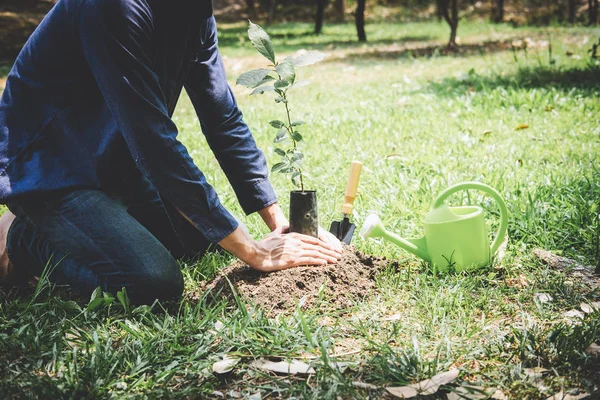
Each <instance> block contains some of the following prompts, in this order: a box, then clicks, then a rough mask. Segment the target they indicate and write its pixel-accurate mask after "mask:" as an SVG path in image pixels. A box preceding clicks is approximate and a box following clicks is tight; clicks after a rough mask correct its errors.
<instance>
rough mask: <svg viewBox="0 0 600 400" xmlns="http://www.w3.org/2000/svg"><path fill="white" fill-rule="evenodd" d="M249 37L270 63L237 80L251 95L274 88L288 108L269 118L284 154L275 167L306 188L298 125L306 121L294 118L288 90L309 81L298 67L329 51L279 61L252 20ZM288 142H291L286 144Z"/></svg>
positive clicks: (276, 98)
mask: <svg viewBox="0 0 600 400" xmlns="http://www.w3.org/2000/svg"><path fill="white" fill-rule="evenodd" d="M248 37H249V39H250V42H251V43H252V45H253V46H254V48H255V49H256V50H257V51H258V52H259V53H260V54H261V55H262V56H263V57H265V58H266V59H267V60H268V61H269V62H270V64H269V65H268V66H267V68H259V69H253V70H251V71H248V72H244V73H243V74H241V75H240V76H239V78H238V79H237V81H236V84H238V85H242V86H245V87H247V88H250V89H253V90H252V93H250V95H255V94H263V93H265V92H273V93H274V94H275V103H277V104H282V105H283V108H284V109H285V114H284V118H283V119H282V120H279V119H275V120H272V121H269V124H270V125H271V126H272V127H273V128H275V129H277V133H276V134H275V139H274V140H273V142H274V143H276V144H278V145H280V146H281V147H276V148H275V153H277V155H279V156H280V157H281V161H280V162H278V163H276V164H275V165H273V167H272V169H271V171H272V172H279V173H283V174H290V176H291V180H292V184H293V185H294V187H297V188H300V190H301V191H302V192H304V177H305V175H306V173H305V172H304V171H303V169H302V162H303V160H304V154H303V153H302V152H301V151H300V147H299V143H300V142H301V141H302V140H303V137H302V135H301V134H300V132H299V131H298V127H299V126H301V125H304V122H303V121H299V120H293V119H292V117H291V115H290V99H289V96H288V93H289V91H290V90H291V89H292V88H299V87H301V86H305V85H307V84H308V83H309V82H307V81H297V80H296V68H297V67H303V66H306V65H311V64H315V63H317V62H319V61H321V60H323V58H324V57H325V55H324V54H323V53H320V52H317V51H311V52H306V53H304V54H302V55H299V56H297V57H292V56H290V57H286V58H285V59H284V60H283V61H281V62H277V61H276V59H275V50H274V49H273V42H272V41H271V38H270V37H269V35H268V34H267V32H265V31H264V30H263V29H262V28H261V27H260V26H259V25H256V24H254V23H252V22H251V21H250V24H249V27H248ZM286 143H287V144H289V145H288V146H284V144H286Z"/></svg>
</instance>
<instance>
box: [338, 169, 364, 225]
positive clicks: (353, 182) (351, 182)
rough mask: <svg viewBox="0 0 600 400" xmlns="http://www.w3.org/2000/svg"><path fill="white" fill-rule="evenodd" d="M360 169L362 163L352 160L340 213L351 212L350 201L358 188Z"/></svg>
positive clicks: (352, 200) (348, 213)
mask: <svg viewBox="0 0 600 400" xmlns="http://www.w3.org/2000/svg"><path fill="white" fill-rule="evenodd" d="M361 169H362V163H361V162H360V161H352V165H350V177H349V178H348V185H347V186H346V196H345V197H344V205H343V206H342V214H346V215H351V214H352V207H353V206H352V203H354V199H355V198H356V189H357V188H358V180H359V178H360V170H361Z"/></svg>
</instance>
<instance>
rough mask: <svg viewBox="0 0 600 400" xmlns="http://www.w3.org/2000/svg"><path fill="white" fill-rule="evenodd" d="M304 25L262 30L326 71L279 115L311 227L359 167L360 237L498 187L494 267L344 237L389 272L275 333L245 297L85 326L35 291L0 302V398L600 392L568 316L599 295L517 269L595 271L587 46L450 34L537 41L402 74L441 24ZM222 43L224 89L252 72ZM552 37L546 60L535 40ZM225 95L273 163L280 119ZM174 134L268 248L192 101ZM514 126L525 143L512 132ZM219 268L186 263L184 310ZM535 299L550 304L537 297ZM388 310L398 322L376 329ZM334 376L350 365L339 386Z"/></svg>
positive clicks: (554, 276)
mask: <svg viewBox="0 0 600 400" xmlns="http://www.w3.org/2000/svg"><path fill="white" fill-rule="evenodd" d="M309 29H310V27H309V26H308V25H302V24H289V25H282V26H275V27H273V28H272V29H270V30H269V31H270V32H272V33H274V34H275V35H274V38H275V46H276V49H280V48H282V49H283V50H282V52H283V53H286V54H288V53H291V52H294V51H296V50H298V49H311V48H316V49H320V50H322V51H324V52H326V53H328V54H329V57H328V60H327V61H326V62H324V63H321V64H318V65H316V66H311V67H305V68H304V69H303V70H301V71H300V72H299V74H300V78H301V79H309V80H311V81H312V84H311V85H309V86H307V87H304V88H302V89H298V91H297V92H296V93H295V94H292V96H293V97H292V99H291V104H292V107H293V110H292V112H293V113H294V114H295V115H296V117H297V118H298V119H302V120H304V121H306V122H307V123H308V124H307V125H306V127H304V130H303V134H304V136H305V137H306V138H307V141H306V143H305V148H304V149H305V153H306V156H307V159H306V164H305V165H306V169H307V170H308V171H309V173H310V175H311V176H312V178H311V180H310V181H309V185H310V186H311V187H313V188H315V189H317V190H318V191H319V205H320V210H319V212H320V216H321V220H322V224H323V225H325V226H327V225H328V224H329V222H330V221H331V220H333V219H335V218H337V217H338V208H339V205H340V203H341V201H342V199H343V191H344V185H345V181H346V174H347V170H348V166H349V163H350V161H352V160H354V159H358V160H361V161H363V163H364V164H365V168H364V171H363V176H362V178H361V184H360V193H359V196H358V198H357V200H356V203H355V210H356V216H355V217H356V220H357V223H358V224H359V225H360V223H362V221H363V220H364V218H365V217H366V216H367V215H368V213H369V212H377V213H378V214H379V215H380V217H381V218H382V220H383V221H384V223H385V224H386V226H387V227H388V228H389V229H390V230H392V231H394V232H398V233H400V234H402V235H405V236H407V237H417V236H419V235H421V234H422V225H421V221H422V219H423V216H424V214H425V213H426V212H427V210H428V207H429V204H430V201H431V200H432V199H433V197H434V196H435V195H436V194H437V193H439V192H440V191H441V190H443V189H444V188H446V187H447V186H449V185H451V184H453V183H457V182H460V181H465V180H479V181H482V182H485V183H488V184H490V185H492V186H494V187H496V188H497V189H498V190H499V191H500V192H501V193H502V195H503V197H504V198H505V200H506V202H507V205H508V208H509V211H510V223H509V236H510V241H509V245H508V248H507V251H506V256H505V258H504V259H503V260H502V262H501V263H497V264H496V265H494V266H492V267H490V268H488V269H484V270H482V271H480V272H477V273H471V274H451V275H445V276H437V277H436V276H433V275H432V274H430V273H429V272H428V271H427V268H426V266H425V265H423V264H422V263H421V262H420V261H419V260H417V259H416V258H415V257H413V256H412V255H410V254H408V253H406V252H404V251H402V250H400V249H398V248H396V247H394V246H392V245H390V244H387V243H384V242H380V241H377V240H365V239H362V238H360V237H356V238H355V241H354V244H355V245H356V246H357V247H358V248H359V249H361V250H362V251H363V252H366V253H370V254H376V255H383V256H386V257H388V258H390V259H394V260H397V263H395V264H393V265H392V266H391V267H390V268H389V269H388V270H387V271H385V272H384V273H382V274H381V275H380V276H379V277H378V281H377V284H378V292H377V293H376V294H374V295H373V296H371V297H370V298H368V299H367V300H366V301H364V302H362V303H358V304H356V306H355V307H354V308H353V309H349V310H346V311H345V312H333V311H332V312H329V313H327V314H323V313H322V312H317V311H316V310H308V311H306V312H300V311H297V312H296V313H294V314H293V315H290V316H288V317H283V318H277V319H269V318H267V317H266V316H265V315H264V314H263V313H262V312H261V310H257V309H255V308H254V307H252V306H251V305H248V306H247V305H245V303H244V302H243V300H240V303H239V304H237V305H233V306H232V305H229V306H228V305H226V304H224V303H219V302H217V303H215V302H212V301H208V300H206V299H204V298H202V297H201V298H200V299H199V300H195V301H182V302H180V303H176V304H166V305H160V304H155V305H153V306H152V307H138V308H134V309H132V310H125V309H124V308H123V307H122V306H121V305H120V304H119V302H118V301H114V302H112V303H111V304H110V305H105V306H100V307H99V308H96V309H90V310H87V309H86V306H87V301H86V299H83V300H81V299H75V300H74V301H73V300H72V299H71V297H69V296H70V294H69V292H66V291H64V290H60V289H57V288H53V287H51V286H47V285H44V286H43V287H42V288H41V290H40V291H39V293H38V295H37V296H36V297H33V296H32V294H28V293H21V294H20V295H18V296H17V295H16V294H14V293H8V294H5V295H4V297H3V300H2V303H1V308H0V354H2V357H0V377H1V378H0V393H4V394H6V397H9V396H14V397H44V398H66V397H69V398H83V397H89V398H98V397H134V398H136V397H144V396H147V397H149V398H156V397H173V398H198V397H200V398H201V397H208V398H212V397H214V396H215V395H214V394H213V393H214V391H215V390H217V391H221V392H223V393H224V394H225V395H226V396H228V393H229V394H231V393H230V391H239V392H241V393H242V395H243V396H250V395H252V394H255V393H258V392H260V393H261V394H262V396H263V398H266V397H270V398H277V397H281V398H289V397H295V398H315V399H316V398H319V399H320V398H336V396H341V397H342V398H366V397H367V396H371V397H375V398H377V397H380V396H382V395H383V390H382V389H378V390H370V391H369V390H366V389H361V388H358V387H356V386H355V385H353V383H352V382H355V381H360V382H367V383H372V384H374V385H377V386H378V387H379V388H383V387H385V386H400V385H404V384H406V383H414V382H417V381H418V380H421V379H424V378H428V377H430V376H432V375H433V374H435V373H437V372H442V371H444V370H447V369H448V368H450V367H458V368H460V370H461V376H460V377H459V379H458V380H457V382H456V383H455V384H454V386H456V385H458V384H460V383H461V382H470V383H473V384H475V385H479V386H486V387H492V388H497V389H500V390H502V391H503V392H504V393H505V394H506V395H509V396H510V397H511V398H515V399H520V398H531V399H545V398H547V397H549V396H550V395H552V394H554V393H556V392H558V391H560V390H561V389H564V390H565V392H566V391H568V390H571V389H575V388H580V389H581V390H587V391H588V392H590V393H591V392H592V391H593V390H594V385H596V386H597V385H599V384H600V376H599V374H598V372H597V371H598V369H599V368H600V365H599V363H598V360H597V359H596V360H594V359H592V358H590V357H589V356H587V355H586V354H585V353H584V350H585V349H586V348H587V347H588V346H589V345H590V344H591V343H593V342H595V341H596V342H597V341H599V340H600V315H599V314H598V313H595V314H590V315H588V316H586V317H585V319H584V320H583V321H582V322H581V324H569V323H568V320H566V319H565V318H564V317H563V316H562V314H563V313H564V312H566V311H569V310H572V309H578V308H579V304H580V303H581V302H589V301H598V300H600V292H599V291H598V289H596V290H590V289H589V288H586V287H585V286H584V285H583V284H582V283H581V282H579V281H577V280H573V279H572V278H570V277H569V276H567V275H565V274H564V273H561V272H558V271H555V270H552V269H549V268H548V267H546V266H544V265H542V264H541V263H540V262H539V261H538V260H536V259H535V257H533V256H532V254H531V250H532V249H533V248H535V247H542V248H545V249H548V250H552V251H555V252H556V253H558V254H563V255H565V256H568V257H571V258H574V259H576V260H578V261H579V262H581V263H583V264H591V265H597V264H598V263H599V262H600V250H599V246H600V244H599V237H600V217H599V210H600V209H599V207H600V204H599V199H600V169H599V167H598V166H597V165H598V154H600V66H599V65H598V62H597V61H594V60H590V58H589V57H588V55H587V53H586V51H587V50H588V49H589V48H590V47H591V45H592V43H593V41H594V40H597V38H598V36H600V30H598V29H588V28H571V29H566V28H551V29H531V28H528V29H526V28H519V29H515V28H512V27H509V26H505V25H501V26H491V25H487V24H475V23H465V24H463V25H461V27H460V28H459V35H460V36H461V41H462V42H463V43H479V42H483V41H487V40H512V39H519V38H525V37H530V38H532V40H534V41H535V42H536V43H537V45H536V46H534V47H532V48H530V49H529V50H528V51H527V52H525V51H518V52H515V53H513V52H512V51H510V50H505V51H498V50H497V49H495V48H491V49H490V48H486V47H482V48H481V50H475V51H471V52H469V53H467V54H465V55H461V56H456V57H454V56H442V55H440V53H439V52H433V57H424V58H415V57H412V56H411V54H412V51H411V50H414V49H415V48H416V47H418V46H434V45H439V44H443V43H444V42H445V40H446V35H447V30H446V26H445V25H442V24H435V23H422V24H414V23H413V24H381V25H375V24H372V25H369V27H368V34H369V37H370V38H371V39H372V40H373V42H374V43H373V44H372V45H369V46H370V47H364V46H363V45H357V44H354V43H351V41H352V40H353V34H354V31H353V28H352V26H351V25H335V26H327V27H326V29H325V35H322V36H320V37H315V36H312V35H302V33H303V32H307V31H308V30H309ZM221 35H222V36H221V47H222V52H223V54H224V55H225V56H226V57H225V63H226V67H227V69H228V74H229V77H230V79H231V81H232V84H233V82H234V81H235V78H236V77H237V76H238V75H239V74H240V73H241V72H243V71H245V70H247V69H249V68H252V67H254V66H260V65H261V63H262V62H263V61H262V60H261V59H260V58H259V56H257V55H255V52H254V51H253V49H251V48H250V45H249V43H248V42H247V41H244V40H243V27H241V26H228V27H226V29H224V30H223V31H222V32H221ZM548 38H549V39H550V43H551V45H552V54H551V57H552V59H553V60H554V62H553V63H550V62H549V60H550V53H549V50H548V47H547V45H546V46H544V43H541V42H542V41H545V40H548ZM332 41H333V42H336V44H335V45H334V46H330V45H329V43H330V42H332ZM567 51H568V52H569V53H570V54H571V53H572V55H570V56H569V55H567ZM234 89H235V92H236V94H237V97H238V102H239V105H240V107H241V109H242V111H243V112H244V116H245V120H246V121H247V123H248V124H249V125H250V127H251V128H252V130H253V132H254V134H255V137H256V140H257V142H258V144H259V146H260V147H261V148H262V149H263V150H264V151H265V154H266V155H267V158H268V160H269V163H270V165H272V164H273V163H274V162H275V160H276V155H275V154H274V153H273V143H272V138H273V136H274V133H275V132H274V130H273V128H271V127H270V126H269V125H268V121H269V120H271V119H275V118H278V117H279V116H280V113H281V109H279V108H278V107H277V106H278V105H277V104H275V103H274V102H273V100H272V97H269V96H268V95H262V96H253V97H249V96H248V95H247V94H248V92H247V91H246V90H245V89H242V88H240V87H235V88H234ZM175 120H176V122H177V124H178V126H179V127H180V128H181V135H182V139H183V141H184V142H185V144H186V145H187V146H188V148H189V149H190V152H191V154H192V156H193V158H194V160H195V161H196V162H197V164H198V165H199V166H200V167H201V169H202V170H203V171H204V172H205V173H206V175H207V178H208V180H209V181H210V182H211V183H212V184H213V185H214V186H215V187H216V188H217V190H218V192H219V193H220V195H221V200H222V201H223V202H224V203H225V204H226V206H227V207H228V208H230V209H231V210H232V211H233V212H234V213H235V214H236V215H237V216H239V217H240V218H241V219H242V220H243V221H244V222H245V223H246V224H247V225H248V227H249V229H250V231H251V232H252V234H254V235H255V236H256V237H258V236H260V235H262V234H264V233H265V232H266V229H265V227H263V226H262V225H261V223H260V220H259V218H258V217H257V216H250V217H244V216H243V213H242V212H241V209H240V208H239V206H238V205H237V203H236V200H235V196H234V194H233V191H232V190H231V188H230V187H229V185H228V183H227V182H226V180H225V177H224V175H223V174H222V172H221V171H220V170H219V168H218V165H217V162H216V161H215V159H214V157H213V156H212V154H211V153H210V150H208V147H207V145H206V143H205V141H204V140H203V137H202V134H201V132H200V130H199V125H198V123H197V121H196V119H195V117H194V113H193V108H192V107H191V105H190V103H189V101H188V100H187V98H184V99H182V101H181V102H180V105H179V108H178V111H177V113H176V116H175ZM521 124H527V125H528V128H527V129H521V130H516V129H515V128H516V127H517V126H519V125H521ZM273 182H274V185H275V187H276V189H277V191H278V193H279V195H280V198H281V202H282V204H283V206H284V208H287V204H288V201H287V197H286V193H287V192H288V190H290V189H291V185H290V183H289V182H288V181H287V179H286V178H285V177H282V176H273ZM468 200H470V201H472V202H474V203H476V204H481V205H482V206H484V207H485V208H486V209H487V210H488V211H489V214H488V215H489V221H490V228H492V229H493V227H494V226H495V223H496V220H495V217H496V216H497V209H496V208H495V206H494V205H493V203H491V202H490V201H489V200H488V199H486V198H484V197H482V196H480V195H479V194H477V193H470V197H467V196H466V195H456V196H454V197H452V198H451V199H450V201H451V202H452V203H454V204H458V203H461V202H466V201H468ZM230 261H231V259H230V258H229V257H227V256H222V255H221V256H219V255H215V256H210V257H207V258H205V259H204V260H203V261H202V262H200V263H199V264H195V265H184V274H185V277H186V291H187V292H188V294H189V293H193V292H196V291H197V289H198V287H199V286H200V284H201V283H202V281H204V280H206V279H210V278H212V277H213V276H214V275H215V274H216V272H217V271H218V270H219V269H220V268H222V267H223V266H224V265H227V264H228V263H229V262H230ZM537 293H548V294H550V295H551V296H552V298H553V300H552V301H551V302H548V303H542V302H540V301H536V300H535V295H536V294H537ZM202 295H203V294H202V293H200V296H202ZM395 314H398V315H399V318H398V319H392V320H386V317H389V316H391V315H395ZM217 321H220V322H222V323H223V326H224V327H223V328H222V329H221V330H217V329H216V328H215V322H217ZM356 350H360V351H359V352H356ZM224 354H233V355H237V356H239V357H241V358H242V362H241V363H240V364H239V365H238V366H237V367H236V368H235V369H234V371H233V372H232V373H231V374H230V375H228V376H225V377H216V376H214V375H213V374H212V372H211V371H212V370H211V368H212V364H213V363H214V362H215V361H217V360H218V359H220V358H221V357H222V356H223V355H224ZM307 355H310V356H312V357H313V358H312V362H313V364H314V366H315V369H316V375H315V376H313V377H311V378H310V379H306V378H288V377H275V376H270V375H267V374H264V373H261V372H259V371H256V370H254V369H252V368H251V367H249V364H250V362H251V361H252V360H253V359H255V358H258V357H261V356H271V357H276V358H302V357H303V356H307ZM334 361H335V362H339V361H345V362H348V363H350V364H349V367H348V368H347V369H345V370H342V369H340V368H339V367H338V366H336V364H334V363H333V362H334ZM537 366H540V367H544V368H547V369H548V370H549V371H548V372H547V373H545V374H544V375H543V377H542V378H541V382H540V381H535V380H532V379H531V378H528V377H527V374H526V373H525V369H526V368H531V367H537ZM540 383H543V387H542V389H543V390H542V389H540V387H541V385H540ZM447 389H448V390H450V389H451V387H450V388H447ZM446 391H447V390H446ZM596 395H598V394H597V393H596Z"/></svg>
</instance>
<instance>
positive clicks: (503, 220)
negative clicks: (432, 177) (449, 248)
mask: <svg viewBox="0 0 600 400" xmlns="http://www.w3.org/2000/svg"><path fill="white" fill-rule="evenodd" d="M468 189H475V190H479V191H482V192H484V193H485V194H488V195H489V196H490V197H492V198H493V199H494V200H495V201H496V203H497V204H498V208H500V226H499V227H498V231H497V232H496V238H495V239H494V242H493V243H492V246H491V252H492V254H494V253H496V250H498V248H499V247H500V245H501V244H502V242H503V241H504V238H505V237H506V229H507V228H508V210H507V209H506V203H504V200H503V199H502V196H500V193H498V192H497V191H496V189H494V188H492V187H491V186H488V185H486V184H483V183H480V182H464V183H459V184H457V185H454V186H452V187H449V188H448V189H446V190H444V191H443V192H442V193H440V194H439V195H438V197H436V199H435V200H434V201H433V203H432V205H431V208H437V207H440V206H441V205H442V204H444V200H446V199H447V198H448V197H449V196H450V195H451V194H454V193H456V192H459V191H461V190H468Z"/></svg>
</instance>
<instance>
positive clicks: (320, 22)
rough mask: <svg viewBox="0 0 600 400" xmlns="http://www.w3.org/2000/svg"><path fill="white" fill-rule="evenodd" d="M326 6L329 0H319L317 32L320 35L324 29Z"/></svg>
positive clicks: (316, 22)
mask: <svg viewBox="0 0 600 400" xmlns="http://www.w3.org/2000/svg"><path fill="white" fill-rule="evenodd" d="M325 7H327V0H317V20H316V21H315V34H317V35H320V34H321V30H323V19H324V18H325Z"/></svg>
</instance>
